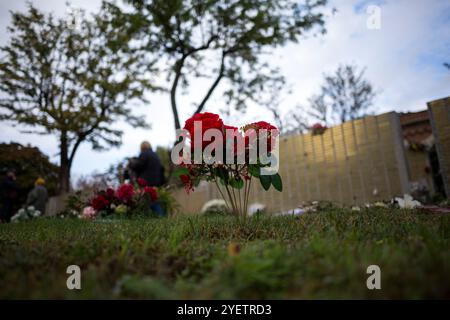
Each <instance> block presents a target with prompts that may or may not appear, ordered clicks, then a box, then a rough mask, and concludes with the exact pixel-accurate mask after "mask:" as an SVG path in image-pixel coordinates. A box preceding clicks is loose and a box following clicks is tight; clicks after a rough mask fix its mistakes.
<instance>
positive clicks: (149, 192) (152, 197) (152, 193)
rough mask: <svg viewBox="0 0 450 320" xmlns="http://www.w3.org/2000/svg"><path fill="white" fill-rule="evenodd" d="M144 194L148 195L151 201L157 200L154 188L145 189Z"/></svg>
mask: <svg viewBox="0 0 450 320" xmlns="http://www.w3.org/2000/svg"><path fill="white" fill-rule="evenodd" d="M144 193H146V194H148V195H149V196H150V199H151V200H152V201H156V200H158V192H157V191H156V188H155V187H148V186H147V187H145V188H144Z"/></svg>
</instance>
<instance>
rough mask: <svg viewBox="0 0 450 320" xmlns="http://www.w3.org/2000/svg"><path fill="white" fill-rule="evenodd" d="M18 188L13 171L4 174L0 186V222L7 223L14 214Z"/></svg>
mask: <svg viewBox="0 0 450 320" xmlns="http://www.w3.org/2000/svg"><path fill="white" fill-rule="evenodd" d="M18 194H19V188H18V187H17V184H16V175H15V174H14V172H13V171H8V172H7V173H6V177H5V179H3V181H2V183H1V184H0V197H1V201H2V207H1V208H0V222H9V221H10V220H11V217H12V216H13V214H14V209H15V205H16V202H17V197H18Z"/></svg>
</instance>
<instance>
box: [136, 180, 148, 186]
mask: <svg viewBox="0 0 450 320" xmlns="http://www.w3.org/2000/svg"><path fill="white" fill-rule="evenodd" d="M137 184H138V185H139V186H140V187H142V188H143V187H146V186H147V181H145V180H144V179H142V178H138V179H137Z"/></svg>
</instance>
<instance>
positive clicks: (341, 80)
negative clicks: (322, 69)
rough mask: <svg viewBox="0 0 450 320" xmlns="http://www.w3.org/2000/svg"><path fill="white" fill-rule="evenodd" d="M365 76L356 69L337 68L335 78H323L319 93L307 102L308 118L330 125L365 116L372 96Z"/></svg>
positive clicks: (373, 95) (372, 90)
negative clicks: (308, 104) (308, 105)
mask: <svg viewBox="0 0 450 320" xmlns="http://www.w3.org/2000/svg"><path fill="white" fill-rule="evenodd" d="M364 73H365V69H361V70H359V69H358V67H357V66H355V65H340V66H339V67H338V68H337V69H336V71H335V72H334V74H330V75H325V79H324V82H323V84H322V86H321V90H320V93H319V94H317V95H314V96H313V97H311V99H310V100H309V103H310V106H311V108H310V112H309V115H310V116H311V117H313V118H314V119H316V120H318V121H320V122H323V123H325V124H329V125H332V124H339V123H343V122H345V121H349V120H354V119H357V118H360V117H363V116H365V115H367V114H368V113H369V112H370V107H371V106H372V102H373V99H374V97H375V92H374V89H373V87H372V85H371V84H370V82H369V81H368V80H366V79H365V78H364V76H365V75H364Z"/></svg>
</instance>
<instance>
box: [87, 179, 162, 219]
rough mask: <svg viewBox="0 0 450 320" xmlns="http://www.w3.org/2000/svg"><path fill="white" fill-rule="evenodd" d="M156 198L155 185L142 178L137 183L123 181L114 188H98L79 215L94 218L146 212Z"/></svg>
mask: <svg viewBox="0 0 450 320" xmlns="http://www.w3.org/2000/svg"><path fill="white" fill-rule="evenodd" d="M157 200H158V191H157V189H156V188H155V187H149V186H147V183H146V182H145V180H143V179H138V180H137V184H135V185H133V184H130V183H124V184H122V185H120V186H119V187H118V188H117V189H116V190H114V189H113V188H107V189H106V190H99V191H97V192H96V194H95V196H94V197H93V198H92V199H90V201H89V203H88V204H87V206H86V207H85V208H84V209H83V210H82V213H81V215H80V217H81V218H84V219H94V218H97V217H105V216H111V215H117V216H126V215H131V214H135V213H137V212H148V211H150V206H151V204H152V203H154V202H155V201H157Z"/></svg>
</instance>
